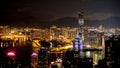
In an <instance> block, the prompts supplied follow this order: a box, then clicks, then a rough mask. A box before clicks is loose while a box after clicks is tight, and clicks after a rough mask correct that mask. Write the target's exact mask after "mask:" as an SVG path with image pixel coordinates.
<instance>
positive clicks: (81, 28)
mask: <svg viewBox="0 0 120 68" xmlns="http://www.w3.org/2000/svg"><path fill="white" fill-rule="evenodd" d="M78 24H79V26H78V35H79V36H80V37H81V40H82V41H83V42H84V19H83V12H78Z"/></svg>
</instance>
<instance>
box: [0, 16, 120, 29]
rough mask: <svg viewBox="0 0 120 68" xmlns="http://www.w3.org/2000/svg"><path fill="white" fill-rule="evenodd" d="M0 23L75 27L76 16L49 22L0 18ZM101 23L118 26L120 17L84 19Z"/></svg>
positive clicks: (107, 25)
mask: <svg viewBox="0 0 120 68" xmlns="http://www.w3.org/2000/svg"><path fill="white" fill-rule="evenodd" d="M0 25H10V26H15V27H38V28H49V27H51V26H52V25H56V26H58V27H77V26H78V18H76V17H64V18H60V19H56V20H54V21H50V22H39V21H7V20H6V19H2V18H0ZM99 25H103V27H105V28H112V27H113V28H115V27H118V28H120V17H111V18H108V19H105V20H88V19H85V26H94V27H97V26H99Z"/></svg>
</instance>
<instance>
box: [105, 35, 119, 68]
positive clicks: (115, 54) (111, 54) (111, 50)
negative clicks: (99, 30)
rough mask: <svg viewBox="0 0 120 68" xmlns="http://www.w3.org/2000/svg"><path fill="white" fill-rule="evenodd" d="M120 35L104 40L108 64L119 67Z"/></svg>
mask: <svg viewBox="0 0 120 68" xmlns="http://www.w3.org/2000/svg"><path fill="white" fill-rule="evenodd" d="M119 50H120V35H114V36H112V37H110V38H109V39H108V40H106V41H105V59H106V60H107V63H108V66H112V68H115V67H116V66H119V67H120V51H119Z"/></svg>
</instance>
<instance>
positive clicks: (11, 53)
mask: <svg viewBox="0 0 120 68" xmlns="http://www.w3.org/2000/svg"><path fill="white" fill-rule="evenodd" d="M7 56H9V57H15V56H16V54H15V53H14V52H8V53H7Z"/></svg>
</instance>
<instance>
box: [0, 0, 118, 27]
mask: <svg viewBox="0 0 120 68" xmlns="http://www.w3.org/2000/svg"><path fill="white" fill-rule="evenodd" d="M119 3H120V1H119V0H99V1H98V0H76V1H73V0H58V1H55V0H51V1H49V0H35V1H34V0H21V1H15V0H12V1H2V2H1V5H0V6H1V7H0V9H1V11H0V14H1V16H0V22H1V23H0V25H14V26H30V27H47V26H48V25H54V24H56V23H57V24H58V25H61V26H65V24H66V25H68V26H69V24H71V25H70V26H76V25H77V24H76V23H77V20H76V18H77V17H78V16H77V13H78V12H79V11H83V12H84V19H85V23H87V24H88V25H89V24H91V25H94V26H96V25H97V26H98V25H103V26H107V27H119V21H120V20H119V19H120V13H119V11H120V9H119V6H120V5H119ZM66 18H69V19H66ZM61 19H62V20H61ZM63 19H65V20H63ZM59 20H60V21H59ZM66 20H67V22H66ZM69 22H70V23H69ZM72 22H73V23H72ZM16 23H17V24H16Z"/></svg>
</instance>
